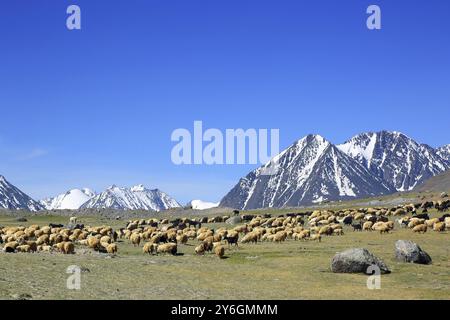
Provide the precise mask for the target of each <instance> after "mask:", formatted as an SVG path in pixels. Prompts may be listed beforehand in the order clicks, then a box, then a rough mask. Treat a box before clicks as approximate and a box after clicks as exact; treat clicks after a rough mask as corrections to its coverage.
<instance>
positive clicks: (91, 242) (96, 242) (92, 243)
mask: <svg viewBox="0 0 450 320" xmlns="http://www.w3.org/2000/svg"><path fill="white" fill-rule="evenodd" d="M87 244H88V247H89V248H91V249H94V250H98V249H99V248H100V239H98V238H96V237H93V236H91V237H89V238H88V239H87Z"/></svg>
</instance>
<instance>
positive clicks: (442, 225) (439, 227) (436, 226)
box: [433, 222, 445, 232]
mask: <svg viewBox="0 0 450 320" xmlns="http://www.w3.org/2000/svg"><path fill="white" fill-rule="evenodd" d="M433 230H434V231H437V232H443V231H445V223H444V222H438V223H435V224H434V226H433Z"/></svg>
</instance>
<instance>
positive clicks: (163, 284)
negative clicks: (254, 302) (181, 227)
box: [0, 211, 450, 300]
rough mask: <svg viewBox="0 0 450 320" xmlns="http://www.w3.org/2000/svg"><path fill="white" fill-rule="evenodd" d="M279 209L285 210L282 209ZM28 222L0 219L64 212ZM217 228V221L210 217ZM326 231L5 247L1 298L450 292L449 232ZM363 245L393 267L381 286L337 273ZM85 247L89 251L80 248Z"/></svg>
mask: <svg viewBox="0 0 450 320" xmlns="http://www.w3.org/2000/svg"><path fill="white" fill-rule="evenodd" d="M280 212H281V211H280ZM28 219H29V221H28V222H26V223H18V222H15V221H14V219H13V218H11V217H5V216H1V217H0V225H4V226H5V225H8V226H9V225H19V224H24V225H25V224H26V225H30V224H34V223H38V224H41V225H42V224H47V223H49V222H54V223H59V222H61V223H66V222H67V217H62V218H61V217H51V216H46V217H39V216H33V217H29V218H28ZM82 220H83V222H85V223H86V224H91V225H101V224H109V225H112V226H113V227H116V228H117V227H122V226H123V225H124V222H123V221H116V220H106V219H105V220H102V219H99V218H96V217H83V218H82ZM211 226H214V228H217V227H219V226H220V225H219V224H215V225H211ZM344 231H345V235H344V236H333V237H325V238H323V241H322V242H321V243H318V242H307V241H305V242H303V241H293V240H289V241H286V242H284V243H281V244H275V243H258V244H256V245H255V244H247V245H240V246H239V248H233V249H231V250H227V252H226V256H227V259H223V260H220V259H218V258H217V257H215V256H214V255H211V254H208V255H205V256H196V255H194V254H193V251H194V246H195V245H196V244H197V242H196V241H190V242H189V243H188V244H189V245H186V246H182V245H181V246H179V252H180V253H182V255H179V256H148V255H144V254H143V253H142V251H141V250H142V247H139V248H135V247H133V246H132V245H131V244H129V243H128V241H124V242H119V244H118V245H119V253H118V255H117V256H116V257H114V258H111V257H109V256H108V255H104V254H98V253H93V252H91V251H90V250H88V249H86V248H80V247H77V251H78V253H77V254H75V255H69V256H65V255H62V254H48V253H47V254H46V253H35V254H5V253H0V299H11V298H13V297H17V296H20V295H30V296H31V297H32V298H33V299H241V300H242V299H246V300H247V299H402V300H403V299H450V254H449V253H450V252H449V250H450V249H449V245H448V244H449V243H450V233H449V232H444V233H435V232H432V231H430V232H427V233H426V234H420V235H419V234H414V233H412V231H411V230H405V229H399V228H396V229H395V230H394V232H392V233H391V234H386V235H380V234H379V233H376V232H352V231H351V230H349V228H347V227H346V228H345V230H344ZM398 239H408V240H412V241H414V242H417V243H418V244H419V245H420V246H421V247H422V248H423V249H424V250H426V251H427V252H428V253H429V254H430V256H431V257H432V258H433V264H432V265H428V266H424V265H415V264H407V263H400V262H397V261H396V260H395V259H394V243H395V241H396V240H398ZM355 247H364V248H367V249H368V250H369V251H371V252H372V253H374V254H375V255H376V256H378V257H379V258H381V259H383V260H384V261H385V262H386V264H387V265H388V266H389V267H390V269H391V271H392V273H391V274H388V275H383V276H382V278H381V289H380V290H368V289H367V287H366V280H367V277H366V276H365V275H362V274H334V273H332V272H331V271H330V262H331V258H332V257H333V255H334V254H335V253H336V252H339V251H342V250H345V249H348V248H355ZM82 252H84V253H82ZM73 264H75V265H78V266H81V267H84V268H87V269H89V271H90V272H84V273H82V283H81V285H82V287H81V290H79V291H72V290H68V289H67V288H66V279H67V277H68V276H69V275H68V274H66V273H65V271H66V268H67V267H68V266H69V265H73Z"/></svg>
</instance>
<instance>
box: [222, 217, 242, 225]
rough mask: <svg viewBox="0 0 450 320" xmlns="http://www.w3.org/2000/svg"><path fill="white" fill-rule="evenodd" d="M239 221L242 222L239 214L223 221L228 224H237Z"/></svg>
mask: <svg viewBox="0 0 450 320" xmlns="http://www.w3.org/2000/svg"><path fill="white" fill-rule="evenodd" d="M241 222H242V218H241V217H240V216H234V217H231V218H229V219H227V221H225V223H228V224H239V223H241Z"/></svg>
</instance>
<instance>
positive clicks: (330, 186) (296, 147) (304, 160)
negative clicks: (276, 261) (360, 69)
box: [0, 131, 450, 211]
mask: <svg viewBox="0 0 450 320" xmlns="http://www.w3.org/2000/svg"><path fill="white" fill-rule="evenodd" d="M267 169H271V170H270V171H271V172H274V174H272V175H266V173H267V172H268V170H267ZM449 169H450V145H446V146H443V147H441V148H437V149H434V148H432V147H430V146H429V145H426V144H421V143H418V142H416V141H414V140H413V139H411V138H409V137H408V136H406V135H404V134H402V133H400V132H395V131H394V132H389V131H380V132H368V133H361V134H358V135H356V136H354V137H353V138H351V139H350V140H348V141H346V142H344V143H343V144H339V145H334V144H332V143H331V142H329V141H327V140H326V139H325V138H323V137H321V136H320V135H312V134H311V135H308V136H306V137H304V138H302V139H300V140H298V141H296V142H295V143H293V144H292V145H291V146H289V147H288V148H287V149H285V150H284V151H282V152H281V153H280V154H278V155H277V156H275V157H274V158H273V159H271V160H270V161H269V162H268V163H266V164H265V165H263V166H261V167H259V168H257V169H255V170H253V171H251V172H250V173H248V174H247V175H246V176H245V177H243V178H241V179H240V180H239V182H238V183H237V184H236V185H235V186H234V187H233V188H232V189H231V190H230V191H229V192H228V193H227V194H226V195H225V197H224V198H223V199H222V200H221V201H220V203H219V206H221V207H230V208H236V209H256V208H266V207H295V206H306V205H311V204H318V203H323V202H326V201H337V200H348V199H356V198H362V197H371V196H378V195H385V194H390V193H394V192H396V191H400V192H403V191H411V190H413V189H414V188H416V189H417V187H418V186H420V185H423V183H424V182H425V181H427V180H428V179H430V178H431V177H434V176H437V175H439V174H441V173H443V172H445V171H446V170H449ZM188 206H190V207H191V208H194V209H198V210H203V209H207V208H212V207H216V206H217V204H216V203H208V202H204V201H201V200H193V201H191V202H190V203H189V204H188ZM178 207H181V205H180V204H179V203H178V202H177V201H176V200H175V199H173V198H172V197H170V196H169V195H167V194H166V193H164V192H162V191H160V190H158V189H147V188H146V187H144V186H143V185H137V186H134V187H131V188H121V187H117V186H115V185H113V186H111V187H109V188H107V189H106V190H105V191H103V192H101V193H99V194H96V193H95V192H93V191H91V190H90V189H87V188H84V189H72V190H70V191H67V192H66V193H63V194H60V195H58V196H56V197H53V198H48V199H44V200H42V201H40V202H38V201H35V200H33V199H32V198H31V197H29V196H28V195H26V194H25V193H24V192H22V191H21V190H19V189H18V188H17V187H15V186H14V185H12V184H11V183H9V182H8V181H7V180H6V179H5V178H4V177H3V176H1V175H0V209H1V208H3V209H12V210H16V209H25V210H31V211H39V210H44V209H46V210H63V209H72V210H76V209H118V210H151V211H161V210H166V209H171V208H178Z"/></svg>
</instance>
